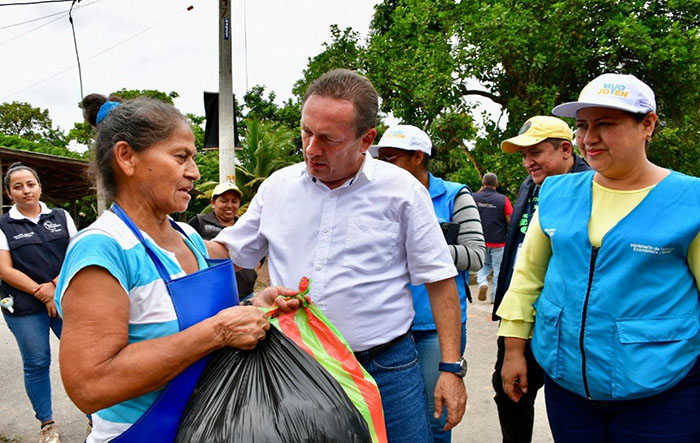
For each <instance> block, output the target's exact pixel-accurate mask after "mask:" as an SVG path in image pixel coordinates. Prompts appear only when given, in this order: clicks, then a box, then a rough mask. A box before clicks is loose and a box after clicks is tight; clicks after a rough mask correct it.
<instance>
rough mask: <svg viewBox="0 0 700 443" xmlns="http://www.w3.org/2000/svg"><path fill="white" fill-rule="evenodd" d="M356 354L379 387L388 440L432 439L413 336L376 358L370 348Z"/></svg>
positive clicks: (397, 442) (424, 442)
mask: <svg viewBox="0 0 700 443" xmlns="http://www.w3.org/2000/svg"><path fill="white" fill-rule="evenodd" d="M355 355H356V356H357V360H358V361H359V362H360V364H362V366H363V367H364V368H365V369H366V370H367V372H369V374H370V375H371V376H372V377H373V378H374V381H375V382H377V386H378V387H379V393H380V394H381V396H382V408H384V422H385V424H386V434H387V437H388V440H389V441H390V442H391V443H404V442H405V443H430V441H432V437H431V435H430V426H428V420H427V412H426V410H427V399H426V396H425V386H424V385H423V376H422V375H421V372H420V366H419V365H418V354H417V352H416V344H415V341H414V340H413V336H412V335H411V334H408V336H407V337H406V338H404V339H403V340H401V341H399V342H398V343H396V344H394V345H393V346H391V347H390V348H388V349H387V350H385V351H384V352H382V353H381V354H379V355H376V356H374V357H373V358H370V356H369V353H368V352H366V351H365V352H358V353H356V354H355Z"/></svg>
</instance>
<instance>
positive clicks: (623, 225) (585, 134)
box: [498, 74, 700, 443]
mask: <svg viewBox="0 0 700 443" xmlns="http://www.w3.org/2000/svg"><path fill="white" fill-rule="evenodd" d="M553 113H554V114H555V115H558V116H562V117H574V118H576V127H577V141H578V144H579V148H580V149H581V150H582V151H583V152H584V155H585V157H586V160H587V161H588V162H589V164H590V166H591V167H592V168H593V171H590V172H582V173H578V174H566V175H563V176H557V177H550V178H548V179H547V180H546V181H545V182H544V184H543V186H542V189H541V190H540V196H539V197H540V200H539V209H538V214H537V215H536V216H535V217H534V218H533V221H532V224H531V225H530V228H529V229H528V232H527V235H526V238H525V241H524V244H523V249H522V251H521V253H520V258H519V259H518V262H517V264H516V268H515V274H514V277H513V281H512V283H511V285H510V288H509V290H508V293H507V294H506V296H505V299H504V302H503V304H502V305H501V307H500V309H499V310H498V315H499V316H501V318H502V319H503V322H502V324H501V327H500V329H499V335H501V336H505V337H506V339H505V342H506V358H505V364H504V366H503V370H502V376H503V384H504V389H505V391H506V392H507V393H508V395H509V396H510V397H511V398H512V399H513V400H514V401H517V400H518V399H519V398H520V396H521V395H522V393H523V392H526V391H527V368H526V364H525V359H524V357H523V347H524V345H525V339H526V338H528V336H529V335H530V333H532V351H533V353H534V355H535V357H536V358H537V361H538V362H539V364H540V365H541V366H542V368H543V369H544V371H545V374H546V375H545V397H546V402H547V414H548V416H549V422H550V425H551V428H552V434H553V436H554V439H555V440H556V441H562V442H584V441H585V442H589V441H595V442H612V441H614V442H626V441H634V442H640V441H644V442H647V441H654V442H660V441H673V442H674V443H679V442H698V441H700V424H699V423H700V422H699V421H698V412H699V411H700V363H698V355H699V354H700V297H699V296H698V294H699V293H698V287H699V286H700V217H698V214H700V180H698V179H697V178H693V177H688V176H685V175H683V174H680V173H677V172H673V171H669V170H668V169H664V168H661V167H659V166H657V165H654V164H653V163H651V162H650V161H649V160H648V159H647V156H646V145H647V144H648V142H649V141H650V139H651V138H652V135H653V134H654V131H655V129H656V127H657V124H658V121H657V120H658V117H657V115H656V102H655V97H654V93H653V91H652V90H651V88H649V86H647V85H646V84H644V83H643V82H641V81H640V80H639V79H637V78H636V77H634V76H631V75H620V74H604V75H601V76H600V77H598V78H596V79H594V80H593V81H591V82H590V83H589V84H588V85H587V86H586V87H585V88H584V89H583V91H582V92H581V94H580V96H579V100H578V101H577V102H571V103H565V104H563V105H560V106H557V107H556V108H554V110H553ZM535 310H536V312H537V316H536V317H535V315H534V314H535V312H534V311H535ZM533 322H534V331H533ZM531 331H532V332H531Z"/></svg>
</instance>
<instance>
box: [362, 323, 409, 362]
mask: <svg viewBox="0 0 700 443" xmlns="http://www.w3.org/2000/svg"><path fill="white" fill-rule="evenodd" d="M410 333H411V330H410V329H409V330H408V331H406V332H405V333H403V334H401V335H399V336H398V337H396V338H395V339H393V340H391V341H389V342H386V343H384V344H383V345H377V346H374V347H372V348H369V349H365V350H364V351H359V352H353V354H355V358H356V359H357V360H358V361H359V362H363V361H365V362H366V361H369V360H372V359H373V358H374V357H376V356H378V355H379V354H381V353H382V352H384V351H386V350H387V349H389V348H390V347H392V346H394V345H395V344H396V343H398V342H400V341H401V340H403V339H404V338H406V337H408V335H409V334H410Z"/></svg>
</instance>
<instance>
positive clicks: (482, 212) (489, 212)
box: [474, 172, 513, 303]
mask: <svg viewBox="0 0 700 443" xmlns="http://www.w3.org/2000/svg"><path fill="white" fill-rule="evenodd" d="M481 184H482V185H483V186H482V188H481V190H480V191H479V192H477V193H476V194H474V200H475V201H476V206H477V208H478V209H479V216H480V217H481V226H482V227H483V230H484V240H485V242H486V254H485V258H484V266H482V267H481V269H480V270H479V271H478V272H477V273H476V284H477V285H478V286H479V300H481V301H484V300H486V292H487V291H488V290H489V280H488V278H489V274H490V273H491V270H493V280H492V283H493V284H492V286H491V303H493V300H494V293H495V292H496V289H497V288H498V272H499V271H500V269H501V259H502V258H503V249H504V248H505V246H506V234H507V232H508V224H509V223H510V214H511V213H512V212H513V206H512V205H511V204H510V200H508V197H506V196H505V195H503V194H501V193H500V192H498V191H496V188H497V187H498V177H497V176H496V174H494V173H493V172H489V173H486V174H484V176H483V177H482V179H481Z"/></svg>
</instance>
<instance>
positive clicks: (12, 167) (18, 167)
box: [3, 162, 41, 192]
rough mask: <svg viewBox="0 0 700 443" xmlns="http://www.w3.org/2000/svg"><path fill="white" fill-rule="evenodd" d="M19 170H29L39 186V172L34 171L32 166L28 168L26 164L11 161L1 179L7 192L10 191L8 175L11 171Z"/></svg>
mask: <svg viewBox="0 0 700 443" xmlns="http://www.w3.org/2000/svg"><path fill="white" fill-rule="evenodd" d="M21 170H25V171H29V172H31V173H32V175H33V176H34V178H35V179H36V182H37V183H39V186H41V180H39V174H37V173H36V171H35V170H34V168H30V167H29V166H27V165H23V164H22V163H21V162H15V163H12V164H11V165H10V167H9V168H7V172H6V173H5V178H4V179H3V182H4V183H5V189H6V190H7V191H8V192H9V191H10V175H11V174H12V173H13V172H17V171H21Z"/></svg>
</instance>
